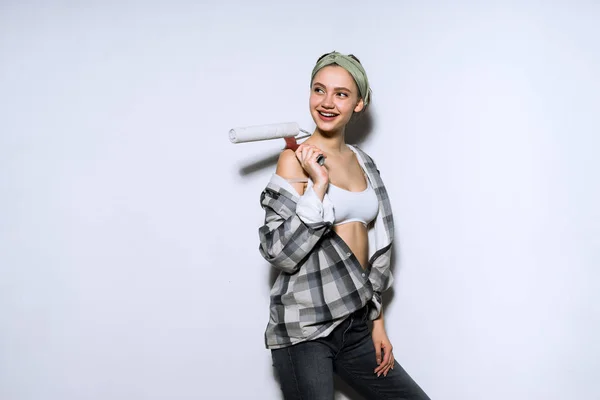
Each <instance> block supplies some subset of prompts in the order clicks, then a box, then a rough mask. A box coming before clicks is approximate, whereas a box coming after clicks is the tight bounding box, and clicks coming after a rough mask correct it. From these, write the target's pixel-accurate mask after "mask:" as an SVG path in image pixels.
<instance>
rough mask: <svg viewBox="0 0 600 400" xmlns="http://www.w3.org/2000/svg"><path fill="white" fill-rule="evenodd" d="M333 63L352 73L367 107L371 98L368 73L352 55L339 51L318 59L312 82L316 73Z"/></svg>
mask: <svg viewBox="0 0 600 400" xmlns="http://www.w3.org/2000/svg"><path fill="white" fill-rule="evenodd" d="M333 64H336V65H339V66H340V67H342V68H344V69H345V70H346V71H348V73H350V75H352V77H353V78H354V82H356V86H358V91H359V92H360V97H361V98H362V99H363V103H364V106H365V108H366V107H367V105H368V104H369V101H370V100H371V88H370V87H369V80H368V79H367V73H366V72H365V69H364V68H363V67H362V65H361V64H360V63H359V62H358V61H356V60H355V59H353V58H352V57H348V56H346V55H344V54H340V53H338V52H337V51H334V52H332V53H329V54H327V55H326V56H324V57H323V58H321V59H320V60H319V61H317V65H315V67H314V68H313V71H312V76H311V78H310V81H311V82H312V81H313V80H314V79H315V75H316V74H317V72H319V70H320V69H321V68H323V67H326V66H328V65H333Z"/></svg>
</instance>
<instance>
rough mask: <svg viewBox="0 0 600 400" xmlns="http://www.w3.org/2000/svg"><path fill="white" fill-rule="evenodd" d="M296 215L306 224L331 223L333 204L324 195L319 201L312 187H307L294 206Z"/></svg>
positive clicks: (333, 217)
mask: <svg viewBox="0 0 600 400" xmlns="http://www.w3.org/2000/svg"><path fill="white" fill-rule="evenodd" d="M296 214H298V217H300V219H301V220H302V221H303V222H305V223H307V224H317V223H323V222H328V223H331V224H332V223H333V221H334V220H335V214H334V212H333V203H332V202H331V200H330V199H329V196H327V193H325V197H323V201H321V200H320V199H319V197H318V196H317V194H316V193H315V191H314V189H313V187H312V186H310V187H308V188H307V189H306V191H305V192H304V194H303V195H302V196H300V200H298V203H297V204H296Z"/></svg>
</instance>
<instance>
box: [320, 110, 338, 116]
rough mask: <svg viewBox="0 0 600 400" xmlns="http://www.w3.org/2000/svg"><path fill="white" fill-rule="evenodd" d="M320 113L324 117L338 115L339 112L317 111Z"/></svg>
mask: <svg viewBox="0 0 600 400" xmlns="http://www.w3.org/2000/svg"><path fill="white" fill-rule="evenodd" d="M317 112H318V113H319V114H321V115H322V116H324V117H327V118H331V117H337V116H338V114H334V113H327V112H323V111H317Z"/></svg>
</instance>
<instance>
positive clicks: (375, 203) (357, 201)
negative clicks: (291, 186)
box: [288, 174, 379, 226]
mask: <svg viewBox="0 0 600 400" xmlns="http://www.w3.org/2000/svg"><path fill="white" fill-rule="evenodd" d="M302 180H304V179H294V180H288V181H294V182H299V181H302ZM365 180H366V181H367V188H366V189H365V190H363V191H362V192H351V191H349V190H346V189H342V188H340V187H337V186H335V185H334V184H332V183H329V186H328V188H327V195H328V196H329V200H331V202H332V203H333V211H334V214H335V219H334V221H333V225H334V226H337V225H342V224H347V223H348V222H355V221H357V222H362V223H363V224H364V225H369V223H370V222H371V221H373V220H374V219H375V217H377V213H378V212H379V200H378V199H377V194H375V190H374V189H373V187H371V182H370V181H369V178H368V177H367V176H366V174H365ZM304 181H306V180H304ZM312 184H313V183H312V180H311V179H310V178H309V179H308V186H307V187H306V188H307V189H308V188H309V187H311V186H312Z"/></svg>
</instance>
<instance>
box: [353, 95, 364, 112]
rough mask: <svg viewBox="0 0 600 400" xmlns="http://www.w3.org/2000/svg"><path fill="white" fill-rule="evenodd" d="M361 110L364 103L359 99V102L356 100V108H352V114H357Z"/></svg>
mask: <svg viewBox="0 0 600 400" xmlns="http://www.w3.org/2000/svg"><path fill="white" fill-rule="evenodd" d="M363 108H365V102H364V101H363V99H362V98H361V99H360V100H358V103H357V104H356V107H354V112H355V113H359V112H361V111H362V110H363Z"/></svg>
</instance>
